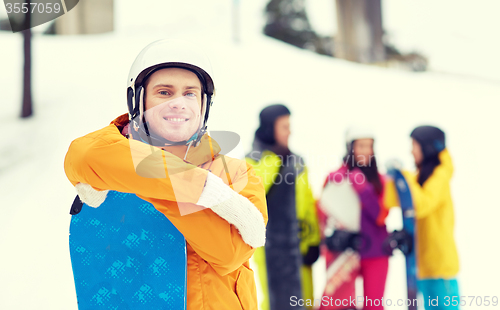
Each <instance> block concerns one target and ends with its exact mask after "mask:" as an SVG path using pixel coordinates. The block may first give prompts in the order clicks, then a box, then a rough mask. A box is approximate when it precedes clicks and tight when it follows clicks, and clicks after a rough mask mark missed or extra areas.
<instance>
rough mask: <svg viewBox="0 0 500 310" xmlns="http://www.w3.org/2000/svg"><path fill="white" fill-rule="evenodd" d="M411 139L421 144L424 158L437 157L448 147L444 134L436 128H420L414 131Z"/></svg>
mask: <svg viewBox="0 0 500 310" xmlns="http://www.w3.org/2000/svg"><path fill="white" fill-rule="evenodd" d="M410 137H412V138H413V139H415V140H416V141H417V142H418V143H419V144H420V146H421V147H422V153H423V155H424V158H429V157H432V156H436V155H437V154H439V152H441V151H442V150H444V148H445V147H446V144H445V135H444V132H443V131H442V130H441V129H439V128H437V127H434V126H419V127H417V128H415V129H413V131H412V132H411V134H410Z"/></svg>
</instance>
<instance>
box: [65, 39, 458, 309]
mask: <svg viewBox="0 0 500 310" xmlns="http://www.w3.org/2000/svg"><path fill="white" fill-rule="evenodd" d="M126 90H127V92H126V94H127V108H128V113H127V114H122V115H120V116H118V117H117V118H115V119H114V120H113V121H112V122H111V123H110V124H109V125H107V126H106V127H103V128H101V129H99V130H97V131H94V132H91V133H89V134H87V135H85V136H83V137H80V138H77V139H75V140H74V141H73V142H72V143H71V145H70V146H69V148H68V152H67V154H66V157H65V161H64V168H65V172H66V176H67V177H68V179H69V181H70V182H71V183H72V185H74V186H75V189H76V191H77V193H78V196H77V197H76V198H75V201H74V203H73V206H72V209H71V210H72V212H71V214H72V217H73V219H74V221H73V220H72V223H73V222H78V221H79V220H80V219H81V215H82V214H85V212H92V211H91V210H92V208H108V209H105V210H110V209H109V208H116V209H113V210H116V211H113V212H122V209H123V208H125V207H124V205H125V204H124V201H119V200H113V195H109V196H108V192H110V193H114V192H116V193H128V194H134V195H128V196H126V197H127V198H126V199H128V200H127V201H128V203H129V205H130V206H129V207H130V208H137V209H140V210H146V209H147V211H148V212H150V211H151V212H152V213H151V214H154V215H155V216H158V215H159V216H160V217H161V218H162V219H164V220H165V219H166V220H168V221H169V222H170V224H172V225H173V226H175V229H177V230H178V232H179V233H180V234H182V236H183V238H184V239H183V241H182V244H183V246H184V251H182V252H179V255H178V256H177V257H173V258H171V259H172V262H177V261H179V260H185V261H186V266H185V267H186V274H185V276H186V279H187V280H186V282H185V283H184V287H173V286H172V285H167V284H168V283H169V281H170V280H171V278H172V275H171V274H170V273H168V272H166V273H164V274H161V275H160V274H158V276H156V274H155V277H154V279H153V280H151V281H153V282H154V283H156V284H158V285H159V286H158V287H159V288H158V289H157V290H156V291H155V290H154V289H152V288H151V287H152V286H151V285H150V284H151V283H152V282H148V283H149V284H148V285H146V284H145V283H143V282H141V281H143V276H144V275H143V274H141V273H138V272H137V271H134V276H131V277H128V276H127V275H128V273H125V274H124V275H121V274H115V273H110V274H108V273H102V272H100V273H99V272H96V270H108V269H106V268H108V267H109V266H108V265H107V264H106V262H105V261H104V260H103V259H97V260H96V263H95V264H94V265H92V264H89V263H88V260H85V259H83V260H81V259H79V256H77V255H76V256H75V255H72V266H73V270H74V271H75V270H83V271H84V272H81V274H78V273H76V272H74V277H75V288H76V293H77V299H78V304H79V307H80V308H86V309H91V308H92V309H95V303H96V298H95V296H100V295H99V294H101V293H102V292H107V291H109V292H112V294H111V293H110V294H108V295H109V296H111V295H113V296H114V297H113V298H108V299H99V300H98V303H99V304H100V308H102V307H106V308H109V309H111V308H113V309H117V308H120V309H122V308H123V309H125V308H126V309H132V308H133V309H138V308H137V307H135V306H132V305H134V303H135V302H136V300H135V299H134V298H135V296H136V295H137V294H139V293H137V294H136V295H134V294H129V293H128V292H129V291H130V289H131V287H135V285H138V284H139V286H140V287H141V289H142V288H143V287H146V288H151V289H148V292H149V293H148V294H149V295H148V299H145V298H143V299H141V305H142V309H145V308H148V309H167V308H169V306H167V304H168V303H169V298H170V296H173V295H174V294H177V295H179V296H180V297H179V300H180V302H181V303H182V304H183V305H184V307H183V308H186V309H189V310H194V309H207V310H237V309H241V310H254V309H256V308H257V296H256V295H257V293H256V285H255V278H254V273H253V271H252V269H251V268H250V263H249V259H250V258H251V257H252V256H254V260H255V262H256V263H257V265H258V278H259V281H260V283H261V288H262V291H263V292H264V294H263V295H264V298H263V302H262V304H261V309H262V310H283V309H300V308H302V309H304V307H302V306H300V305H299V306H297V305H294V304H292V303H291V297H295V298H297V299H301V300H313V299H314V296H313V276H312V265H313V264H314V263H315V262H316V261H317V260H318V258H319V257H320V253H323V254H324V255H327V254H328V252H329V251H331V248H330V247H329V246H328V245H331V244H332V243H333V244H334V243H335V242H329V241H331V239H332V238H336V237H338V236H339V233H338V232H339V231H340V229H339V230H336V232H337V234H335V233H334V234H333V235H330V234H327V233H325V231H324V230H323V229H322V227H323V226H324V225H321V221H320V220H319V219H320V218H322V216H323V218H324V215H322V214H321V213H320V212H318V208H317V201H316V200H315V198H314V196H313V193H312V191H311V187H310V185H309V177H308V169H307V166H306V165H305V163H304V160H303V159H302V158H301V157H300V156H299V155H297V154H295V153H294V152H292V151H291V150H290V148H289V147H288V139H289V136H290V111H289V109H288V108H287V107H285V106H284V105H280V104H278V105H272V106H268V107H266V108H265V109H264V110H262V112H261V113H260V126H259V128H258V129H257V131H256V133H255V139H254V143H253V149H252V151H251V152H249V154H248V155H247V157H246V161H244V160H240V159H236V158H231V157H229V156H226V155H224V154H222V151H221V150H222V147H221V146H220V145H219V144H218V143H217V141H215V139H214V138H213V137H211V136H210V135H209V133H208V131H207V122H208V119H209V112H210V109H211V106H212V104H213V96H214V94H215V82H214V80H213V77H212V73H211V66H210V62H209V61H208V58H206V57H205V56H204V55H203V54H202V53H201V52H200V49H199V46H197V45H189V44H188V43H187V42H176V41H171V40H160V41H155V42H153V43H151V44H149V45H148V46H146V47H145V48H144V49H143V50H142V51H141V52H140V53H139V55H138V56H137V58H136V60H135V61H134V62H133V64H132V66H131V69H130V72H129V75H128V79H127V88H126ZM411 137H412V138H413V150H412V153H413V155H414V157H415V164H416V166H417V172H416V173H415V174H412V173H409V172H405V177H406V180H407V182H408V184H409V186H410V189H411V194H412V196H413V202H414V207H415V214H416V225H417V236H416V249H417V252H416V253H417V261H418V272H419V273H418V276H419V279H420V281H419V289H420V291H421V292H422V293H423V295H424V298H425V299H429V298H433V299H434V298H436V297H439V301H440V306H441V307H435V308H434V309H441V308H442V306H443V304H442V303H441V302H442V301H444V298H443V296H459V294H458V284H457V281H456V275H457V273H458V256H457V250H456V246H455V242H454V237H453V229H454V215H453V204H452V199H451V194H450V179H451V176H452V173H453V165H452V161H451V158H450V155H449V153H448V151H447V149H446V148H445V137H444V133H443V132H442V131H441V130H440V129H438V128H435V127H430V126H424V127H418V128H416V129H415V130H414V131H413V132H412V134H411ZM219 142H222V141H219ZM346 142H347V143H346V158H345V159H348V158H349V159H354V160H344V163H343V164H342V165H341V167H340V168H339V169H338V170H336V171H335V172H334V174H341V175H346V176H347V175H351V176H352V175H353V174H356V175H358V176H363V177H364V178H365V182H362V183H360V184H356V185H359V186H354V187H355V188H354V190H355V192H356V195H358V196H359V201H360V202H361V219H360V221H361V225H360V226H361V231H360V234H361V236H362V238H363V240H366V242H368V243H369V244H370V245H371V246H370V248H362V249H360V250H359V254H360V258H361V259H360V268H359V274H360V275H361V276H362V277H363V280H364V295H365V296H368V297H370V298H371V299H381V298H382V297H383V294H384V288H385V282H386V278H387V271H388V257H389V255H390V254H387V253H385V252H384V251H383V250H382V243H383V242H384V240H385V238H387V236H388V233H387V229H386V226H385V219H386V216H387V214H388V210H389V209H390V208H391V207H393V206H397V205H398V198H397V195H396V190H395V188H394V182H393V181H392V180H391V179H390V178H387V177H386V176H383V175H381V174H380V173H379V171H378V168H377V163H376V160H375V157H374V156H375V154H374V149H373V144H374V142H375V138H374V137H373V135H372V133H371V132H369V131H364V132H363V131H359V130H351V131H349V132H348V135H347V140H346ZM328 182H329V178H327V180H326V182H325V184H327V183H328ZM120 195H121V194H120ZM110 196H111V198H110ZM137 197H138V198H140V199H137ZM124 199H125V198H124ZM145 205H146V206H148V207H144V206H145ZM73 211H74V212H73ZM80 212H81V213H80ZM122 219H123V220H124V219H125V217H122ZM101 220H102V221H101ZM108 220H109V218H108V217H103V218H101V219H100V221H94V222H96V223H97V222H99V223H98V224H99V225H103V223H104V222H106V221H108ZM123 220H122V221H121V223H123ZM134 220H135V218H134V217H127V223H130V227H132V228H133V229H134V230H135V229H136V230H137V231H138V232H140V231H143V229H145V227H144V224H143V223H142V222H136V221H134ZM106 223H108V222H106ZM266 224H267V230H266ZM92 225H93V224H92ZM92 225H89V228H88V229H87V230H85V229H83V230H81V231H80V233H79V234H76V233H73V234H72V237H75V236H76V237H81V238H82V239H89V238H90V236H89V234H88V232H89V231H90V229H91V228H92V227H93V226H92ZM114 225H115V223H111V224H109V225H108V226H109V227H111V228H112V229H111V230H110V232H109V234H108V235H106V236H103V235H102V234H100V233H98V234H96V236H95V238H97V240H96V243H99V244H101V243H100V241H101V240H102V239H103V238H104V239H105V240H107V241H109V242H110V244H109V245H107V246H106V247H101V248H95V249H94V250H93V251H94V252H92V255H93V256H94V257H97V258H102V257H104V256H105V255H108V254H109V253H111V252H110V251H109V249H110V248H114V246H115V245H117V244H115V243H113V242H116V240H114V239H113V237H115V235H116V234H115V233H114V232H115V231H116V228H115V226H114ZM116 225H121V224H116ZM91 226H92V227H91ZM169 227H170V226H169ZM138 234H139V235H140V234H141V233H138ZM142 235H143V236H142V237H141V238H137V241H140V242H142V244H144V245H145V246H146V245H147V246H151V242H150V241H151V240H153V239H156V238H158V239H161V238H166V237H165V232H163V231H161V230H160V232H159V234H158V235H157V236H156V235H155V236H149V235H148V236H149V237H148V238H146V237H144V236H145V234H144V233H142ZM340 235H341V234H340ZM92 242H93V241H92V240H90V243H92ZM120 242H121V241H120ZM103 244H104V243H103ZM118 245H119V244H118ZM141 249H142V247H130V248H127V249H125V250H122V251H113V252H112V254H113V255H116V256H113V259H111V261H116V262H119V261H127V262H129V261H131V259H130V255H131V252H133V254H134V255H136V258H137V259H143V258H145V257H148V255H151V254H150V253H149V252H148V251H145V252H143V251H142V250H141ZM156 250H158V251H159V252H161V253H163V252H162V251H171V250H172V249H170V248H168V247H165V248H160V249H156ZM78 251H80V252H82V249H80V248H79V249H78ZM75 253H76V252H75ZM89 255H90V254H89ZM149 258H151V259H154V260H156V259H157V257H156V256H154V257H149ZM162 260H163V259H160V261H162ZM134 264H135V263H134ZM134 264H132V263H127V266H126V267H127V268H130V270H131V269H132V267H134V266H135V265H134ZM143 264H145V263H143ZM162 264H163V265H164V266H170V265H169V261H165V262H164V263H162ZM123 266H125V265H123ZM97 267H99V268H101V269H98V268H97ZM78 268H80V269H78ZM102 268H104V269H102ZM148 281H149V280H148ZM88 283H95V285H92V286H91V287H89V284H88ZM103 283H104V284H103ZM103 285H108V287H109V289H102V287H103ZM141 294H142V293H141ZM141 296H142V295H141ZM115 297H116V298H115ZM166 297H168V298H166ZM114 302H116V304H114ZM146 303H147V304H146ZM117 305H119V307H118V306H117ZM428 305H429V304H428V302H426V303H425V307H426V308H428ZM311 307H312V306H311ZM311 307H309V308H311ZM381 308H382V307H381V306H378V307H365V308H364V309H365V310H368V309H381ZM446 308H448V309H452V308H453V307H452V306H448V307H446Z"/></svg>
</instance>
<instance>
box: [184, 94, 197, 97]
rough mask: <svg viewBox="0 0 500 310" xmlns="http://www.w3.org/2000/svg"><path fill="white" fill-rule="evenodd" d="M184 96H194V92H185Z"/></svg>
mask: <svg viewBox="0 0 500 310" xmlns="http://www.w3.org/2000/svg"><path fill="white" fill-rule="evenodd" d="M184 96H188V97H196V94H195V93H186V94H185V95H184Z"/></svg>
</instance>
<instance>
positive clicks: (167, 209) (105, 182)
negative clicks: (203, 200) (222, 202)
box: [64, 114, 267, 310]
mask: <svg viewBox="0 0 500 310" xmlns="http://www.w3.org/2000/svg"><path fill="white" fill-rule="evenodd" d="M127 123H128V115H127V114H124V115H122V116H120V117H118V118H117V119H115V120H114V121H113V122H112V123H111V124H110V125H109V126H107V127H105V128H103V129H100V130H98V131H95V132H93V133H90V134H88V135H85V136H83V137H81V138H78V139H76V140H74V141H73V142H72V143H71V145H70V147H69V150H68V153H67V154H66V158H65V162H64V169H65V172H66V175H67V177H68V179H69V180H70V181H71V183H72V184H73V185H76V184H78V183H86V184H89V185H91V186H92V187H93V188H94V189H95V190H98V191H102V190H114V191H119V192H125V193H134V194H136V195H137V196H138V197H139V198H141V199H144V200H146V201H148V202H150V203H152V204H153V205H154V206H155V208H156V209H157V210H158V211H160V212H162V213H163V214H164V215H165V216H166V217H167V218H168V219H169V220H170V221H171V222H172V223H173V224H174V225H175V226H176V227H177V229H178V230H179V231H180V232H181V233H182V234H183V235H184V237H185V239H186V245H187V309H188V310H239V309H243V310H254V309H255V310H256V309H257V297H256V288H255V281H254V273H253V271H252V270H251V269H250V266H249V262H248V260H249V258H250V257H251V256H252V254H253V253H254V251H255V249H254V248H253V247H252V246H250V245H248V244H247V243H245V241H244V240H243V239H245V238H244V237H247V238H246V239H245V240H249V239H252V236H245V231H243V230H242V229H240V228H241V227H235V225H232V224H230V223H229V222H228V221H227V220H225V219H224V218H222V217H221V216H219V215H217V214H216V213H214V212H213V211H212V210H211V209H205V208H203V207H201V206H197V205H196V204H195V203H196V202H197V201H198V199H199V197H200V195H201V192H202V191H203V188H204V186H205V181H206V179H207V173H208V171H207V170H210V171H211V172H212V173H213V174H215V175H216V176H218V177H220V178H221V179H222V180H223V181H224V182H225V183H226V184H228V185H230V186H231V188H232V189H233V190H234V191H235V192H237V193H239V194H240V195H242V196H243V197H246V198H248V200H249V201H250V202H251V203H252V204H253V206H251V207H255V208H257V209H258V210H259V211H260V213H261V214H262V220H263V221H264V223H267V206H266V197H265V190H264V187H263V185H262V182H261V180H260V178H258V177H257V176H256V175H255V173H254V171H253V168H252V167H251V165H249V164H247V163H246V162H245V161H243V160H238V159H234V158H230V157H226V156H224V155H220V154H218V153H219V151H220V147H219V146H218V145H217V143H216V142H215V141H214V140H212V139H211V138H210V137H209V136H208V135H205V136H204V137H203V138H202V140H201V143H200V144H199V145H198V146H197V147H191V148H189V149H187V147H186V146H169V147H165V148H163V149H160V148H158V147H152V146H150V145H148V144H145V143H142V142H140V141H136V140H133V139H127V138H126V137H125V136H123V135H122V133H121V130H122V128H123V127H124V126H125V125H127ZM186 149H187V150H188V151H187V155H186ZM250 205H251V204H250ZM235 212H241V211H238V210H236V211H235ZM243 218H245V217H244V216H243ZM242 225H247V226H251V225H252V223H251V222H246V223H245V222H244V223H243V224H242ZM240 226H241V225H240ZM257 226H258V225H257ZM246 233H247V234H248V231H247V232H246ZM254 240H255V239H254ZM259 242H260V241H259ZM249 243H250V242H249ZM262 243H263V240H262ZM165 250H166V251H168V249H165Z"/></svg>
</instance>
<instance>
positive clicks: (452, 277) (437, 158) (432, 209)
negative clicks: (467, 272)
mask: <svg viewBox="0 0 500 310" xmlns="http://www.w3.org/2000/svg"><path fill="white" fill-rule="evenodd" d="M410 136H411V138H412V144H413V148H412V154H413V157H414V159H415V166H416V167H417V171H416V173H410V172H407V171H406V172H403V174H404V176H405V179H406V181H407V182H408V185H409V187H410V190H411V194H412V198H413V203H414V207H415V218H416V237H415V241H416V258H417V270H418V279H419V281H418V289H419V291H420V292H421V293H422V295H423V297H424V304H425V308H426V309H458V302H452V297H453V296H456V298H455V300H457V301H458V296H460V294H459V290H458V282H457V279H456V277H457V274H458V270H459V263H458V252H457V247H456V244H455V237H454V227H455V214H454V210H453V202H452V198H451V189H450V181H451V177H452V175H453V163H452V160H451V156H450V154H449V152H448V150H447V149H446V144H445V134H444V132H443V131H442V130H441V129H439V128H437V127H433V126H419V127H417V128H415V129H414V130H413V131H412V133H411V135H410ZM390 184H392V186H391V187H390V188H388V191H387V195H386V202H387V205H388V206H394V205H397V204H398V201H397V195H392V194H393V193H394V194H395V189H394V187H393V184H394V183H392V182H391V183H390ZM436 298H437V299H438V300H437V301H438V302H439V305H438V303H437V302H436V303H434V302H433V303H432V305H435V306H430V305H429V299H436Z"/></svg>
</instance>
